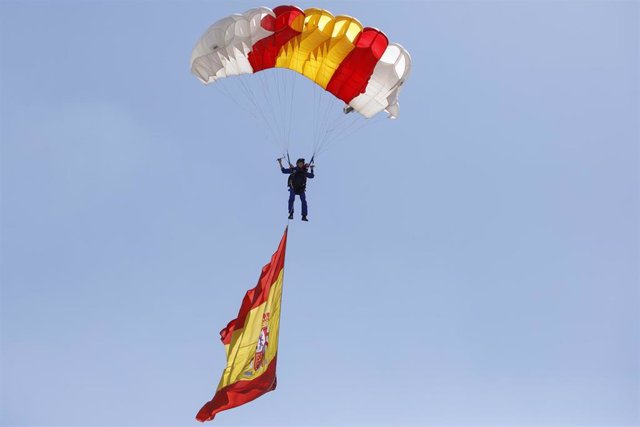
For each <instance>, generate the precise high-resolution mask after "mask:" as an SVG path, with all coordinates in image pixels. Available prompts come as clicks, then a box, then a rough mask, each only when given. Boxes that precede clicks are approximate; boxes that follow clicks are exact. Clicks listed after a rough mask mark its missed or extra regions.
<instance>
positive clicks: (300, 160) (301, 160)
mask: <svg viewBox="0 0 640 427" xmlns="http://www.w3.org/2000/svg"><path fill="white" fill-rule="evenodd" d="M300 162H302V163H304V159H298V160H296V164H298V163H300Z"/></svg>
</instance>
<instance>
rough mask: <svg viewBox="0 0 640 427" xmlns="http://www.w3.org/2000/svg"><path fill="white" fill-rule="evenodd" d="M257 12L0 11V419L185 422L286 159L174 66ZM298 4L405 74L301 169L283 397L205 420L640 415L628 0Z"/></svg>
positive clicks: (151, 6) (212, 375)
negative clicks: (385, 46) (365, 38)
mask: <svg viewBox="0 0 640 427" xmlns="http://www.w3.org/2000/svg"><path fill="white" fill-rule="evenodd" d="M257 5H260V4H257V3H250V2H244V1H235V2H215V1H211V2H203V1H198V2H195V1H194V2H153V1H136V2H134V1H119V2H73V1H61V2H53V1H49V2H44V1H21V2H17V1H3V2H1V3H0V55H1V56H0V142H1V153H0V154H1V164H0V165H1V179H2V181H1V191H2V192H1V230H0V231H1V242H0V245H1V246H0V249H1V264H0V268H1V272H0V274H1V276H0V278H1V287H0V332H1V335H0V338H1V353H0V356H1V358H0V375H1V377H0V387H1V394H0V425H3V426H32V425H59V426H72V425H76V426H77V425H100V426H107V425H109V426H133V425H167V426H169V425H170V426H177V425H193V424H194V423H195V421H193V417H194V416H195V413H196V411H197V410H198V409H199V408H200V406H201V405H202V404H203V403H204V402H205V401H207V400H208V399H210V398H211V396H212V395H213V392H214V390H215V387H216V385H217V382H218V379H219V375H220V372H221V370H222V368H223V366H224V363H225V361H224V351H223V347H222V345H221V344H220V342H219V340H218V331H219V330H220V329H221V328H222V327H223V326H224V325H226V324H227V322H228V321H229V320H231V319H232V318H233V317H234V316H235V314H236V313H237V310H238V308H239V304H240V301H241V299H242V296H243V294H244V292H245V291H246V289H248V288H250V287H252V286H254V285H255V281H256V279H257V278H258V275H259V272H260V268H261V267H262V265H263V264H264V263H266V262H267V261H268V259H269V257H270V255H271V254H272V252H273V251H274V250H275V249H276V245H277V243H278V240H279V238H280V236H281V234H282V231H283V229H284V227H285V225H286V223H287V221H286V197H287V194H286V189H285V179H286V178H285V177H284V176H283V175H281V174H280V172H279V171H278V170H277V168H276V163H275V162H274V159H275V158H276V157H277V156H278V155H279V154H280V153H279V152H278V151H277V150H275V149H274V147H273V145H271V144H269V143H268V142H266V141H265V139H266V138H265V134H264V133H265V131H264V128H261V127H260V126H255V123H253V121H252V119H251V118H250V116H248V115H247V114H244V113H243V112H242V111H240V110H238V109H237V108H236V107H235V106H233V105H230V103H229V102H228V101H227V100H226V98H224V97H223V96H221V94H220V93H219V91H217V90H216V89H215V88H214V87H205V86H203V85H202V84H201V83H200V82H198V81H197V79H196V78H195V77H193V76H192V75H191V74H190V72H189V64H188V61H189V56H190V53H191V49H192V47H193V45H194V44H195V42H196V41H197V39H198V38H199V37H200V35H201V34H202V33H203V32H204V30H205V29H206V28H207V26H209V25H210V24H211V23H213V22H214V21H215V20H217V19H219V18H221V17H224V16H226V15H229V14H231V13H234V12H241V11H244V10H246V9H248V8H250V7H254V6H257ZM298 5H299V6H301V7H303V8H305V7H309V6H312V5H316V6H318V5H319V6H322V7H325V8H327V9H329V10H331V11H332V12H334V13H335V14H349V15H353V16H355V17H357V18H358V19H359V20H360V21H361V22H362V23H363V24H365V25H367V26H375V27H379V28H381V29H383V30H384V31H385V32H386V33H387V35H388V36H389V37H390V39H391V40H393V41H397V42H399V43H401V44H402V45H404V46H405V47H406V48H407V49H408V50H409V52H410V53H411V54H412V58H413V71H412V75H411V77H410V79H409V81H408V83H407V84H406V88H405V89H404V92H402V94H401V97H400V102H401V117H400V118H399V119H398V120H396V121H384V120H382V121H378V122H376V123H375V124H374V125H372V126H365V127H363V128H362V129H361V130H360V131H359V132H358V133H357V134H355V135H354V136H352V137H351V139H350V140H349V141H348V142H345V143H339V142H336V144H334V145H333V146H332V148H331V150H328V151H327V152H326V153H325V154H324V155H323V156H322V157H321V158H319V159H318V168H317V171H316V172H317V178H316V179H315V180H313V181H312V182H310V185H309V191H308V199H309V205H310V219H311V221H310V222H309V223H308V224H303V223H301V222H300V221H299V220H298V219H296V220H295V221H294V222H293V223H292V224H291V228H290V236H289V252H288V255H287V264H286V276H285V284H284V286H285V288H284V296H283V312H282V327H281V336H280V353H279V364H278V379H279V384H278V390H277V391H275V392H273V393H270V394H268V395H266V396H263V397H262V398H260V399H258V400H257V401H255V402H252V403H251V404H249V405H246V406H244V407H241V408H237V409H234V410H232V411H229V412H226V413H222V414H220V415H219V416H218V417H217V418H216V421H214V422H215V423H216V424H219V425H273V426H276V425H291V426H292V425H310V426H311V425H313V426H316V425H317V426H323V425H344V426H347V425H349V426H352V425H407V426H409V425H412V426H423V425H428V426H476V425H477V426H489V425H492V426H493V425H495V426H507V425H508V426H534V425H535V426H542V425H544V426H569V425H571V426H576V425H591V426H595V425H599V426H605V425H606V426H614V425H620V426H622V425H625V426H630V425H634V426H637V425H640V413H639V409H638V408H639V407H640V405H638V401H640V317H639V316H640V307H639V305H640V291H639V282H640V280H639V279H640V277H639V270H638V260H639V259H640V253H639V238H640V227H639V218H640V212H639V195H640V191H639V190H640V188H639V182H640V180H639V178H640V177H639V168H638V162H639V159H640V156H639V154H640V153H639V151H638V142H639V137H640V132H639V119H638V117H639V116H640V106H639V99H640V92H639V85H638V76H639V75H640V67H639V56H640V49H639V47H640V46H639V40H640V37H639V22H638V21H639V16H640V15H639V3H638V2H632V1H627V2H625V1H614V2H604V1H600V2H595V1H594V2H586V1H585V2H580V1H566V2H553V1H548V2H515V1H514V2H505V1H501V2H490V1H485V2H464V1H456V2H417V1H415V2H411V1H403V2H394V3H391V2H364V1H362V2H361V1H358V2H323V3H321V4H318V3H308V2H304V3H298ZM268 6H271V7H273V6H276V4H268ZM300 82H301V83H300V84H301V85H302V84H303V83H306V81H304V80H303V79H302V78H300ZM307 106H308V99H306V98H304V97H301V98H298V99H296V108H297V109H299V110H300V111H304V110H305V108H306V107H307ZM292 139H293V142H292V144H291V147H292V156H298V155H299V153H301V154H302V155H305V156H308V154H309V153H308V152H305V149H304V148H303V147H304V142H303V141H305V142H306V140H307V139H308V134H307V133H306V130H305V129H304V126H296V127H294V128H293V137H292ZM296 147H298V148H297V151H296Z"/></svg>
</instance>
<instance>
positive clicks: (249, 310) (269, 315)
mask: <svg viewBox="0 0 640 427" xmlns="http://www.w3.org/2000/svg"><path fill="white" fill-rule="evenodd" d="M286 249H287V228H285V230H284V235H283V236H282V240H280V245H279V246H278V250H277V251H276V253H274V254H273V256H272V257H271V261H270V262H269V264H267V265H265V266H264V267H263V268H262V273H261V274H260V279H259V280H258V284H257V285H256V287H255V288H253V289H250V290H249V291H247V293H246V295H245V296H244V299H243V300H242V305H241V306H240V312H239V313H238V317H237V318H236V319H234V320H232V321H231V322H229V324H228V325H227V327H226V328H224V329H223V330H222V331H220V339H221V340H222V343H223V344H224V349H225V351H226V353H227V367H226V368H224V371H223V372H222V378H221V379H220V383H219V384H218V388H217V390H216V394H215V396H213V399H211V400H210V401H209V402H207V403H206V404H205V405H204V406H203V407H202V409H200V411H199V412H198V415H196V419H197V420H198V421H202V422H204V421H210V420H212V419H213V418H214V417H215V415H216V414H217V413H218V412H221V411H224V410H226V409H231V408H235V407H236V406H240V405H242V404H244V403H247V402H250V401H252V400H253V399H256V398H258V397H260V396H262V395H263V394H265V393H267V392H269V391H271V390H275V388H276V361H277V356H278V331H279V329H280V302H281V300H282V279H283V277H284V257H285V252H286Z"/></svg>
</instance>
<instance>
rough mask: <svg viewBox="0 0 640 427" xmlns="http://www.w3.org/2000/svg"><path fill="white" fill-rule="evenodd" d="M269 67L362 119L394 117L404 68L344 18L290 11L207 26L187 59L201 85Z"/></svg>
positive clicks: (405, 62) (375, 34)
mask: <svg viewBox="0 0 640 427" xmlns="http://www.w3.org/2000/svg"><path fill="white" fill-rule="evenodd" d="M270 68H285V69H289V70H293V71H296V72H298V73H300V74H302V75H303V76H305V77H307V78H309V79H310V80H312V81H313V82H315V83H316V84H317V85H318V86H320V87H322V88H323V89H325V90H326V91H328V92H330V93H331V94H333V95H334V96H335V97H336V98H339V99H341V100H342V101H344V102H345V103H346V104H348V108H346V109H345V112H347V111H351V110H354V111H357V112H358V113H360V114H362V115H363V116H364V117H366V118H370V117H373V116H374V115H376V114H377V113H379V112H381V111H386V112H387V113H388V114H389V117H391V118H395V117H397V115H398V111H399V107H398V93H399V91H400V88H401V86H402V84H403V83H404V81H405V80H406V78H407V77H408V75H409V71H410V69H411V57H410V56H409V53H408V52H407V51H406V50H405V49H404V48H403V47H402V46H400V45H399V44H397V43H389V40H388V39H387V37H386V36H385V34H384V33H383V32H382V31H380V30H378V29H375V28H370V27H364V28H363V26H362V25H361V24H360V22H358V20H356V19H355V18H352V17H350V16H333V15H332V14H331V13H330V12H328V11H327V10H324V9H317V8H310V9H307V10H304V11H303V10H301V9H299V8H297V7H295V6H278V7H276V8H275V9H273V10H271V9H269V8H266V7H259V8H255V9H250V10H248V11H246V12H244V13H242V14H234V15H231V16H229V17H227V18H224V19H222V20H220V21H218V22H216V23H215V24H213V25H212V26H211V27H209V29H208V30H207V31H206V32H205V34H204V35H203V36H202V37H201V38H200V40H199V41H198V43H197V44H196V46H195V48H194V49H193V52H192V55H191V71H192V73H193V74H195V75H196V76H197V77H198V78H199V79H200V80H201V81H202V82H203V83H205V84H209V83H213V82H215V81H216V80H218V79H221V78H225V77H229V76H236V75H241V74H251V73H257V72H258V71H261V70H266V69H270Z"/></svg>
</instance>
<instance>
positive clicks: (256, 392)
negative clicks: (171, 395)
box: [196, 355, 278, 422]
mask: <svg viewBox="0 0 640 427" xmlns="http://www.w3.org/2000/svg"><path fill="white" fill-rule="evenodd" d="M277 358H278V356H277V355H276V356H275V357H274V358H273V360H272V361H271V363H269V366H267V369H266V370H265V372H264V373H263V374H262V375H260V376H259V377H257V378H254V379H252V380H250V381H238V382H235V383H233V384H229V385H228V386H226V387H224V388H221V389H220V390H218V391H217V392H216V395H215V396H213V399H211V400H210V401H208V402H207V403H205V404H204V406H203V407H202V408H201V409H200V411H198V415H196V420H198V421H201V422H204V421H211V420H212V419H213V418H214V417H215V416H216V414H217V413H218V412H222V411H225V410H227V409H231V408H235V407H236V406H240V405H243V404H245V403H247V402H251V401H252V400H254V399H257V398H258V397H260V396H262V395H263V394H265V393H268V392H270V391H272V390H275V389H276V384H277V381H276V362H277Z"/></svg>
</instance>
